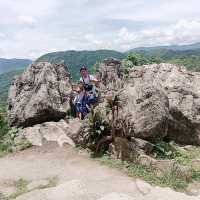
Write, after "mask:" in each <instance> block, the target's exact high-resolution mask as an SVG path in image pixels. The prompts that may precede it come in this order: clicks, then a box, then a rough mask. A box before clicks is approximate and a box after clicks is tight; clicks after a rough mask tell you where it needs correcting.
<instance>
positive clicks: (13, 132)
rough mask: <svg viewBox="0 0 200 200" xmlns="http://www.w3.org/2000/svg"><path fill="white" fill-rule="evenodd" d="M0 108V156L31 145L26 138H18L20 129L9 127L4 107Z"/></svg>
mask: <svg viewBox="0 0 200 200" xmlns="http://www.w3.org/2000/svg"><path fill="white" fill-rule="evenodd" d="M0 110H1V112H0V157H1V156H4V155H5V154H7V153H10V152H14V151H16V150H24V149H26V148H28V147H30V146H31V144H30V143H29V142H28V141H26V140H25V139H21V140H19V141H17V140H16V138H17V137H18V136H19V135H18V133H19V129H16V128H11V127H9V125H8V123H7V121H6V117H5V116H6V113H5V111H4V109H0ZM2 110H3V111H2Z"/></svg>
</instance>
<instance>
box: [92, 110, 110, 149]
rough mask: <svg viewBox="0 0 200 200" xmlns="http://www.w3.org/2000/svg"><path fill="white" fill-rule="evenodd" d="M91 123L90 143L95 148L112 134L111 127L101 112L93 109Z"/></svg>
mask: <svg viewBox="0 0 200 200" xmlns="http://www.w3.org/2000/svg"><path fill="white" fill-rule="evenodd" d="M88 123H89V140H88V142H89V143H90V144H92V145H94V146H96V145H97V144H98V142H99V141H100V140H101V139H102V138H103V137H104V136H107V135H109V133H110V125H109V124H108V122H107V120H106V119H105V118H104V117H103V115H102V114H101V112H100V111H99V110H96V109H92V110H91V112H90V113H89V114H88Z"/></svg>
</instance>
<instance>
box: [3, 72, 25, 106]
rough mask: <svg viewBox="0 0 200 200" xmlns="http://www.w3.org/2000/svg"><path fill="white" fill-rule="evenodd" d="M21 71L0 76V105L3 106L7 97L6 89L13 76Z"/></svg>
mask: <svg viewBox="0 0 200 200" xmlns="http://www.w3.org/2000/svg"><path fill="white" fill-rule="evenodd" d="M22 72H23V70H17V71H12V72H7V73H4V74H0V105H4V104H5V103H6V100H7V96H8V88H9V87H10V83H11V81H12V79H13V77H14V76H15V75H19V74H21V73H22Z"/></svg>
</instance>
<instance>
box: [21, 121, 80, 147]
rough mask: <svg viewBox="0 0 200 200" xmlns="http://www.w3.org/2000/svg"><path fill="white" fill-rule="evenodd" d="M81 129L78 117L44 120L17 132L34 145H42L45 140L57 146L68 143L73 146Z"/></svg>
mask: <svg viewBox="0 0 200 200" xmlns="http://www.w3.org/2000/svg"><path fill="white" fill-rule="evenodd" d="M80 130H81V123H80V121H79V120H78V119H69V120H67V121H65V120H61V121H59V122H45V123H43V124H37V125H35V126H33V127H27V128H24V129H23V130H22V131H21V133H20V134H19V135H20V137H23V138H25V139H26V140H27V141H29V142H30V143H31V144H32V145H34V146H42V145H43V144H44V143H46V142H55V143H57V144H58V145H59V146H63V145H64V144H69V145H71V146H75V143H76V141H77V137H78V135H79V133H80Z"/></svg>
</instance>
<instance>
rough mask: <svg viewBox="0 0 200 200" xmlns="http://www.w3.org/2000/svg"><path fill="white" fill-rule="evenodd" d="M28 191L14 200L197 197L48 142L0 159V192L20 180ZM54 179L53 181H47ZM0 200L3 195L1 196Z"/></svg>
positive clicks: (10, 191) (8, 191)
mask: <svg viewBox="0 0 200 200" xmlns="http://www.w3.org/2000/svg"><path fill="white" fill-rule="evenodd" d="M20 179H21V180H26V182H27V184H28V188H29V191H26V192H24V194H21V195H19V196H18V197H17V198H16V199H17V200H112V199H113V200H136V199H137V200H140V199H141V200H147V199H148V200H151V199H152V200H161V199H162V200H171V199H175V200H176V199H177V200H190V199H191V200H197V199H200V197H190V196H186V195H185V194H181V193H177V192H174V191H172V190H171V189H169V188H159V187H152V186H150V185H149V184H147V183H145V182H143V181H141V180H138V179H136V180H134V179H133V178H130V177H127V176H125V175H124V174H123V173H121V172H119V171H118V170H114V169H110V168H108V167H106V166H102V165H100V164H99V163H98V162H95V161H94V160H92V159H90V158H89V157H88V155H86V154H80V153H78V152H77V151H76V150H75V149H73V148H71V147H69V146H67V147H62V148H61V147H56V146H55V145H53V144H47V145H45V146H43V147H32V148H30V149H28V150H25V151H23V152H19V153H16V154H12V155H9V156H7V157H4V158H1V159H0V193H3V194H4V195H10V194H13V193H14V194H15V193H16V188H15V187H16V185H15V184H14V183H15V182H16V181H19V180H20ZM49 180H55V181H54V184H53V185H51V184H49V183H48V181H49ZM0 199H3V196H1V195H0Z"/></svg>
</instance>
